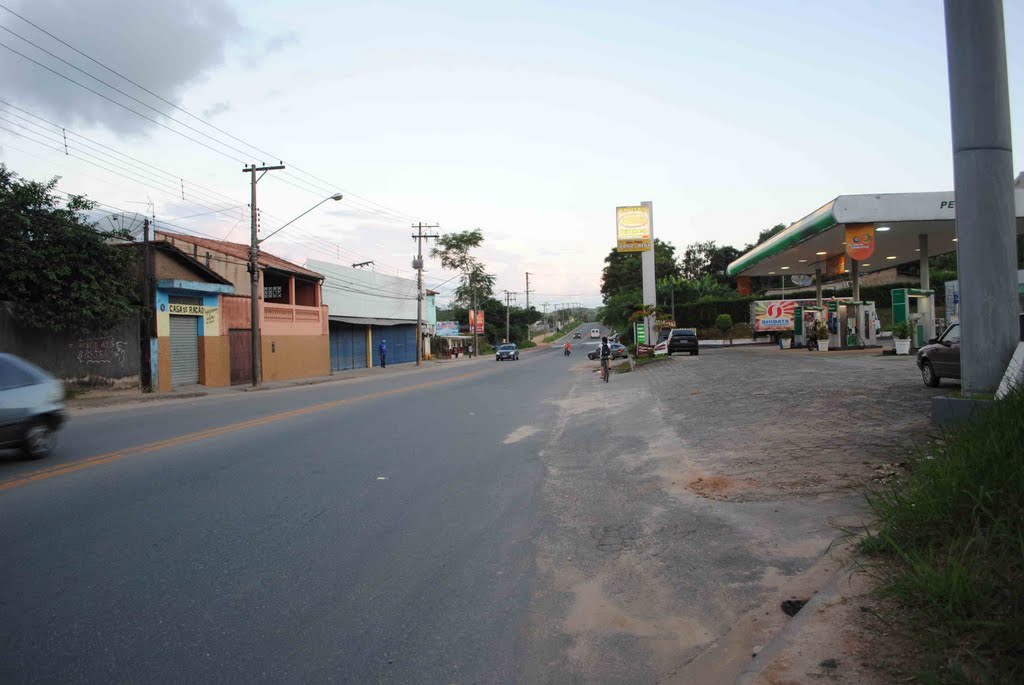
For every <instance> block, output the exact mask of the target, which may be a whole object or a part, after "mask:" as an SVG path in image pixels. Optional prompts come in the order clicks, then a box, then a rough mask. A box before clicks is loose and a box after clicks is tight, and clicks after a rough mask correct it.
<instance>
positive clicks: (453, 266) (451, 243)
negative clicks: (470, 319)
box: [430, 228, 495, 307]
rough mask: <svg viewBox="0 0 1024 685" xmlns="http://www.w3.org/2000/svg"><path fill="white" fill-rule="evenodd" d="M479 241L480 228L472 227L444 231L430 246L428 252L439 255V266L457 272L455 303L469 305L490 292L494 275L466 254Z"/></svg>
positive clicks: (479, 300)
mask: <svg viewBox="0 0 1024 685" xmlns="http://www.w3.org/2000/svg"><path fill="white" fill-rule="evenodd" d="M483 242H484V234H483V231H481V230H480V229H479V228H474V229H472V230H468V231H459V232H456V233H445V234H444V235H442V236H441V237H440V238H438V239H437V243H436V244H435V245H434V247H433V248H431V250H430V256H431V257H434V258H435V259H437V258H439V259H440V260H441V266H442V267H443V268H445V269H448V270H449V271H458V272H459V274H460V280H459V285H458V286H457V287H456V288H455V303H456V304H458V305H462V306H465V307H472V305H473V304H474V303H476V304H479V303H481V302H484V301H485V300H487V299H488V298H489V297H491V296H492V295H493V294H494V282H495V281H494V276H493V275H492V274H489V273H487V271H486V269H485V268H484V265H483V262H481V261H480V260H479V259H477V258H476V257H474V256H473V255H472V254H470V251H471V250H473V249H475V248H478V247H480V245H482V244H483Z"/></svg>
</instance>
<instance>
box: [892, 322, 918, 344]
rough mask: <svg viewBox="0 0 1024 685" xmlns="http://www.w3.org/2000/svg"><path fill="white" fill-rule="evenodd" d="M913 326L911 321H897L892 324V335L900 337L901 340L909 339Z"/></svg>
mask: <svg viewBox="0 0 1024 685" xmlns="http://www.w3.org/2000/svg"><path fill="white" fill-rule="evenodd" d="M912 331H913V328H912V327H911V325H910V322H909V321H897V322H896V323H894V324H893V325H892V337H893V338H899V339H900V340H907V339H909V338H910V334H911V332H912Z"/></svg>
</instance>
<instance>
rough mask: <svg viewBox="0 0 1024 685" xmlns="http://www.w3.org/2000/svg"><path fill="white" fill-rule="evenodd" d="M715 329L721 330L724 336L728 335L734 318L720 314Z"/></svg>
mask: <svg viewBox="0 0 1024 685" xmlns="http://www.w3.org/2000/svg"><path fill="white" fill-rule="evenodd" d="M715 328H717V329H718V330H720V331H721V332H722V335H726V334H727V333H728V332H729V331H730V330H731V329H732V317H731V316H729V315H728V314H719V315H718V318H717V319H715Z"/></svg>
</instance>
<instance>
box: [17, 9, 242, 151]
mask: <svg viewBox="0 0 1024 685" xmlns="http://www.w3.org/2000/svg"><path fill="white" fill-rule="evenodd" d="M14 11H15V12H17V13H18V14H20V15H22V16H23V17H25V18H26V19H28V20H29V21H31V22H33V23H34V24H37V25H38V26H40V27H42V28H44V29H46V31H48V32H50V33H52V34H53V35H55V36H57V37H59V38H60V39H61V40H64V41H66V42H68V43H69V44H71V45H73V46H75V48H77V49H78V50H81V51H82V52H83V53H85V54H87V55H89V56H90V57H92V58H94V59H96V60H97V61H99V62H102V63H103V64H105V65H107V66H108V67H110V68H111V69H114V70H116V71H118V72H119V73H121V74H124V75H125V76H127V77H129V78H131V79H132V80H133V81H136V82H137V83H140V84H141V85H143V86H145V87H146V88H148V89H149V90H151V91H153V92H155V93H158V94H159V95H161V96H162V97H164V98H167V99H168V100H170V101H172V102H177V101H178V100H179V99H180V97H181V95H182V93H183V92H184V91H185V89H186V88H187V87H188V86H189V85H190V84H192V83H194V82H196V81H197V80H199V79H200V78H202V77H203V75H204V74H206V73H207V72H209V71H210V70H211V69H213V68H215V67H217V66H219V65H220V64H222V63H223V62H224V56H225V50H226V48H227V46H228V44H229V43H230V42H231V41H232V40H233V39H234V38H235V37H236V36H238V35H240V34H241V33H242V25H241V23H240V22H239V19H238V15H237V14H236V13H235V10H234V9H233V8H232V7H231V6H230V5H228V3H227V2H226V0H204V2H199V3H197V2H192V1H191V0H92V1H91V2H88V3H86V2H66V1H65V0H31V1H30V2H22V3H21V4H20V5H17V6H15V7H14ZM0 21H2V23H3V25H4V26H5V27H6V28H8V29H9V30H10V31H13V32H14V33H15V34H17V35H18V36H21V37H23V38H25V39H27V40H29V41H32V42H33V43H35V44H37V45H39V46H41V47H43V48H45V49H46V50H48V51H50V52H52V53H54V54H56V55H59V56H60V57H61V58H63V59H65V60H67V61H68V62H71V63H72V64H75V65H76V66H78V67H79V68H81V69H82V70H84V71H86V72H87V73H90V74H93V75H95V76H96V77H98V78H100V79H102V80H104V81H106V82H108V83H111V84H113V85H115V86H117V87H118V88H120V89H121V90H123V91H125V92H126V93H131V94H132V95H133V96H134V97H137V98H138V99H140V100H142V101H143V102H146V103H148V104H150V105H152V106H153V107H156V108H157V109H159V110H160V111H164V112H168V111H169V110H171V108H170V107H169V106H168V105H167V104H165V103H162V102H160V101H159V100H156V99H155V98H153V97H152V96H150V95H148V94H147V93H145V92H142V91H140V90H138V89H137V88H135V87H134V86H132V85H131V84H130V83H127V82H125V81H123V80H122V79H120V78H118V77H117V76H115V75H114V74H112V73H110V72H108V71H106V70H105V69H103V68H102V67H100V66H98V65H96V64H95V63H93V62H90V61H89V60H88V59H86V58H84V57H82V56H81V55H79V54H77V53H75V52H74V51H72V50H70V49H68V48H66V47H64V46H63V45H61V44H60V43H59V42H57V41H55V40H54V39H52V38H50V37H49V36H47V35H45V34H44V33H41V32H40V31H39V30H37V29H35V28H33V27H32V26H30V25H29V24H26V23H25V22H23V21H22V20H20V19H18V18H17V17H15V16H14V15H12V14H9V13H6V12H5V13H2V14H0ZM0 40H2V42H3V43H4V44H6V45H9V46H10V47H11V48H13V49H15V50H17V51H18V52H21V53H23V54H24V55H26V56H28V57H31V58H32V59H34V60H36V61H38V62H41V63H43V64H46V65H47V66H48V67H50V68H52V69H54V70H55V71H58V72H61V73H64V74H66V75H67V76H68V77H70V78H73V79H74V80H75V81H78V82H80V83H83V84H85V85H87V86H89V87H90V88H92V89H93V90H96V91H98V92H101V93H103V94H104V95H107V96H108V97H110V98H112V99H114V100H118V101H122V102H124V104H126V105H128V106H130V107H132V108H133V109H136V110H140V111H142V112H144V113H145V114H146V116H149V117H151V118H158V115H156V113H155V112H153V110H150V109H148V108H145V107H143V106H142V105H140V104H138V103H137V102H133V101H131V100H129V99H127V98H125V97H124V96H122V95H120V94H118V93H116V92H114V91H112V90H110V89H109V88H107V87H106V86H104V85H102V84H100V83H99V82H97V81H96V80H94V79H92V78H90V77H88V76H86V75H85V74H83V73H81V72H79V71H76V70H74V69H73V68H71V67H69V66H67V65H66V64H63V63H61V62H60V61H58V60H56V59H54V58H53V57H50V56H49V55H46V54H45V53H43V52H41V51H40V50H39V49H37V48H35V47H33V46H32V45H29V44H28V43H26V42H24V41H23V40H21V39H20V38H16V37H15V36H12V35H11V34H10V33H7V32H4V33H3V34H2V38H0ZM0 53H3V54H0V90H2V91H4V92H5V93H7V95H8V96H9V97H11V98H13V99H14V100H16V101H18V102H20V103H24V104H25V105H27V106H29V107H30V108H33V109H35V110H37V111H40V113H43V112H45V113H46V114H48V115H50V116H51V117H53V118H55V119H58V120H59V122H60V123H65V122H66V123H67V125H75V126H83V125H84V126H103V127H106V128H108V129H111V130H113V131H115V132H118V133H131V134H137V133H140V132H141V131H143V130H144V129H146V128H148V127H151V126H153V124H152V123H150V122H148V121H146V120H145V119H143V118H141V117H138V116H135V115H133V114H131V113H130V112H127V111H125V110H124V109H123V108H121V107H118V106H116V105H114V104H112V103H110V102H108V101H106V100H104V99H103V98H101V97H99V96H97V95H95V94H93V93H90V92H89V91H87V90H85V89H83V88H80V87H79V86H76V85H74V84H73V83H70V82H69V81H67V80H65V79H63V78H60V77H59V76H57V75H55V74H53V73H51V72H49V71H47V70H45V69H43V68H41V67H39V66H37V65H35V64H32V63H31V62H30V61H28V60H27V59H24V58H22V57H19V56H17V55H14V54H13V53H11V52H10V51H8V50H0Z"/></svg>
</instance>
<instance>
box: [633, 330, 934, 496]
mask: <svg viewBox="0 0 1024 685" xmlns="http://www.w3.org/2000/svg"><path fill="white" fill-rule="evenodd" d="M638 373H639V374H641V375H642V376H643V377H644V379H645V380H646V381H647V383H648V385H649V386H650V388H651V390H652V392H653V393H654V395H655V396H656V397H657V398H658V402H659V404H660V406H661V409H662V414H663V416H664V417H665V419H666V420H667V421H668V422H669V423H670V424H671V425H672V427H673V428H674V430H675V432H676V435H677V437H678V438H679V440H680V442H681V446H682V447H684V448H685V450H686V451H687V453H688V454H689V455H690V458H691V460H693V461H694V462H695V463H696V465H697V466H698V467H699V468H700V470H701V471H702V472H703V473H702V474H700V475H697V477H696V478H694V479H692V481H691V482H690V484H689V486H690V488H691V489H692V490H693V491H695V492H697V493H698V494H701V495H704V496H707V497H712V498H715V499H731V500H741V501H757V500H764V499H778V498H779V497H780V496H782V497H786V496H799V495H819V494H823V493H831V492H836V491H838V490H845V489H847V488H849V487H850V486H851V485H852V484H854V483H856V482H859V481H863V480H866V479H870V478H872V477H874V476H877V475H878V474H880V473H884V472H885V470H886V465H890V464H898V463H899V462H902V461H904V459H905V456H906V454H907V448H908V447H909V446H910V444H911V442H912V441H913V439H914V438H915V437H916V436H920V435H921V434H922V433H923V432H924V431H927V430H928V429H929V412H930V407H931V404H930V403H931V398H932V397H933V396H934V395H937V394H940V393H943V392H948V391H949V389H950V388H949V387H946V385H947V383H948V381H946V382H944V383H943V387H940V388H936V389H931V388H927V387H925V386H924V384H923V383H922V382H921V379H920V375H919V373H918V370H917V366H916V365H915V364H914V358H913V357H912V356H904V357H896V356H882V355H881V354H879V352H878V351H877V350H864V351H850V352H828V353H811V352H806V351H804V350H780V349H778V348H776V347H768V346H759V347H742V348H733V349H730V348H725V349H718V350H710V349H706V350H702V351H701V354H700V355H699V356H697V357H689V356H673V357H672V358H671V359H670V360H667V361H665V362H659V363H657V364H652V365H649V366H645V367H643V368H641V369H638ZM698 479H700V480H698Z"/></svg>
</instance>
